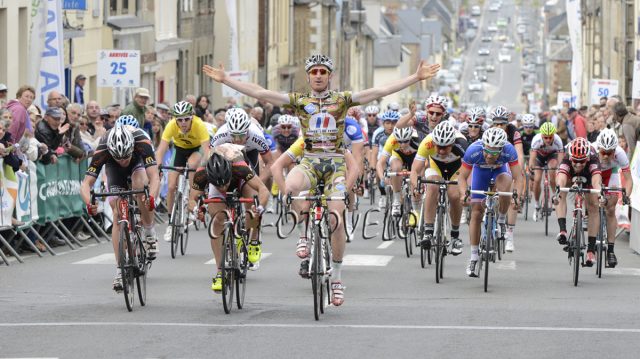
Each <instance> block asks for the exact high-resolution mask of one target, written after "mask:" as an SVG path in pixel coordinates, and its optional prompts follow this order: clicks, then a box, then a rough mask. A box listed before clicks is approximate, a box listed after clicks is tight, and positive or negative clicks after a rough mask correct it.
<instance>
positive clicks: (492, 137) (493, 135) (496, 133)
mask: <svg viewBox="0 0 640 359" xmlns="http://www.w3.org/2000/svg"><path fill="white" fill-rule="evenodd" d="M482 144H483V145H484V146H486V147H499V148H502V147H504V146H505V145H506V144H507V133H506V132H505V131H504V130H503V129H501V128H498V127H492V128H490V129H488V130H486V131H484V134H483V135H482Z"/></svg>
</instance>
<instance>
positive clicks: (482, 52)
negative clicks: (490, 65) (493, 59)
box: [478, 47, 491, 56]
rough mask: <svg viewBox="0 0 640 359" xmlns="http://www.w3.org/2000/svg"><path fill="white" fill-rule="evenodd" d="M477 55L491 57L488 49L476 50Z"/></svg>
mask: <svg viewBox="0 0 640 359" xmlns="http://www.w3.org/2000/svg"><path fill="white" fill-rule="evenodd" d="M478 55H480V56H489V55H491V50H489V48H488V47H481V48H479V49H478Z"/></svg>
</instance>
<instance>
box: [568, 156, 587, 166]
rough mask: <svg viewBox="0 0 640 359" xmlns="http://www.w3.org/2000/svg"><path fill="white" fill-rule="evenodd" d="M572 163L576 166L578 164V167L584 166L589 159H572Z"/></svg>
mask: <svg viewBox="0 0 640 359" xmlns="http://www.w3.org/2000/svg"><path fill="white" fill-rule="evenodd" d="M571 162H572V163H574V164H577V165H583V164H585V163H587V159H586V158H584V159H581V160H576V159H573V158H572V159H571Z"/></svg>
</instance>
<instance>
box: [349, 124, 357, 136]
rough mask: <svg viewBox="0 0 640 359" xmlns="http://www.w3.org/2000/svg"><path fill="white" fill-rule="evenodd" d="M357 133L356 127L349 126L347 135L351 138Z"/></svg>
mask: <svg viewBox="0 0 640 359" xmlns="http://www.w3.org/2000/svg"><path fill="white" fill-rule="evenodd" d="M357 131H358V129H357V128H356V126H347V134H348V135H349V136H353V135H355V134H356V132H357Z"/></svg>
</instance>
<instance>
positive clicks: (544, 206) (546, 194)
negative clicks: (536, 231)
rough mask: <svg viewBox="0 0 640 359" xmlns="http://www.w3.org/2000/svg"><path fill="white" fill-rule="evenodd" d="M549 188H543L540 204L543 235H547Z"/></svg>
mask: <svg viewBox="0 0 640 359" xmlns="http://www.w3.org/2000/svg"><path fill="white" fill-rule="evenodd" d="M550 212H551V211H550V210H549V186H544V201H543V204H542V213H544V214H543V216H544V235H545V236H548V235H549V215H550Z"/></svg>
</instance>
